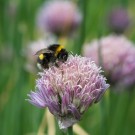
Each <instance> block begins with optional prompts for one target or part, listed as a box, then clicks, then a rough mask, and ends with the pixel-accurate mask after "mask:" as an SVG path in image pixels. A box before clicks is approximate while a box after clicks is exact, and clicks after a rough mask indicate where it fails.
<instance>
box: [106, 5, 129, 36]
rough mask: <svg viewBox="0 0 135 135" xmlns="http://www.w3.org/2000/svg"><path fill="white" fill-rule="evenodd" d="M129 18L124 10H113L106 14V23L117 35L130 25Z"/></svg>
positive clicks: (120, 8)
mask: <svg viewBox="0 0 135 135" xmlns="http://www.w3.org/2000/svg"><path fill="white" fill-rule="evenodd" d="M130 22H131V20H130V16H129V14H128V11H127V10H126V9H125V8H122V7H119V8H114V9H113V10H111V11H110V13H109V14H108V19H107V23H108V26H109V28H110V29H111V30H112V31H113V32H115V33H117V34H121V33H123V32H124V31H125V30H126V29H127V28H128V26H129V25H130Z"/></svg>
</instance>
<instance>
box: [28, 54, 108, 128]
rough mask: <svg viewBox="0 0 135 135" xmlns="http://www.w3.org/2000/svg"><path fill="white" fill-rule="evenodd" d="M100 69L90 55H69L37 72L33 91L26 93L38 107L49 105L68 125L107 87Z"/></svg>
mask: <svg viewBox="0 0 135 135" xmlns="http://www.w3.org/2000/svg"><path fill="white" fill-rule="evenodd" d="M101 72H102V71H101V69H100V68H98V67H97V66H96V65H95V63H94V62H93V61H91V59H90V58H86V57H81V56H72V55H70V56H69V58H68V60H67V61H66V62H64V63H62V64H60V66H59V67H55V66H52V67H50V68H49V69H48V70H44V72H42V73H40V78H39V79H38V80H37V81H36V91H35V92H31V93H30V94H29V95H28V96H29V99H28V101H29V102H30V103H32V104H33V105H35V106H37V107H41V108H44V107H48V109H49V110H50V112H51V113H52V114H53V115H54V116H55V117H56V118H57V119H58V123H59V126H60V128H61V129H64V128H68V127H70V126H72V125H73V124H74V123H76V122H78V121H79V120H80V119H81V117H82V114H83V113H84V112H85V111H86V110H87V109H88V107H89V106H91V105H92V103H96V102H98V101H99V100H100V98H101V97H102V95H103V94H104V92H105V91H106V89H107V88H108V87H109V85H108V84H106V79H105V78H104V77H103V76H102V75H101V74H100V73H101Z"/></svg>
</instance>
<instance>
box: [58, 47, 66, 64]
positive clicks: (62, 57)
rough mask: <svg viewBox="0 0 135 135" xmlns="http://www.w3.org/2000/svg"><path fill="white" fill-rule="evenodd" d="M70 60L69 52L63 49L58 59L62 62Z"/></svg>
mask: <svg viewBox="0 0 135 135" xmlns="http://www.w3.org/2000/svg"><path fill="white" fill-rule="evenodd" d="M67 58H68V52H67V51H66V50H65V49H62V50H61V51H60V53H59V54H58V59H59V60H61V61H66V60H67Z"/></svg>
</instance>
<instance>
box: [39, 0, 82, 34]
mask: <svg viewBox="0 0 135 135" xmlns="http://www.w3.org/2000/svg"><path fill="white" fill-rule="evenodd" d="M81 18H82V17H81V14H80V11H79V9H78V8H77V5H76V4H75V3H74V2H72V1H67V0H65V1H62V0H56V1H50V2H45V4H44V5H43V6H42V7H41V8H40V10H39V11H38V14H37V25H38V27H39V28H40V30H42V31H43V32H44V31H45V32H50V33H51V34H54V35H56V36H61V35H66V34H70V33H72V32H73V31H74V30H76V29H77V28H78V26H79V25H80V23H81Z"/></svg>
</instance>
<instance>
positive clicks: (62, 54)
mask: <svg viewBox="0 0 135 135" xmlns="http://www.w3.org/2000/svg"><path fill="white" fill-rule="evenodd" d="M35 55H38V59H37V63H38V64H39V65H40V66H41V67H42V68H43V69H48V68H49V67H50V66H52V65H55V66H57V67H58V62H65V61H66V60H67V58H68V51H67V50H66V49H65V48H64V46H62V45H60V44H52V45H50V46H48V47H47V48H45V49H42V50H40V51H38V52H37V53H36V54H35Z"/></svg>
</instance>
